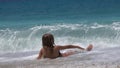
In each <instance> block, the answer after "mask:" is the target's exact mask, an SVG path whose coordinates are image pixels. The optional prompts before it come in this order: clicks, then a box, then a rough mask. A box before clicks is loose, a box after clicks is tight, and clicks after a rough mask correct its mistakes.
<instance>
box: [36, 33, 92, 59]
mask: <svg viewBox="0 0 120 68" xmlns="http://www.w3.org/2000/svg"><path fill="white" fill-rule="evenodd" d="M42 46H43V48H41V50H40V52H39V56H38V57H37V59H41V58H51V59H54V58H57V57H66V56H69V55H72V54H73V52H69V53H60V50H63V49H69V48H79V49H81V50H85V48H82V47H80V46H77V45H65V46H60V45H55V43H54V37H53V35H52V34H44V35H43V36H42ZM92 48H93V46H92V45H91V44H90V45H89V46H88V47H87V48H86V50H87V51H90V50H92Z"/></svg>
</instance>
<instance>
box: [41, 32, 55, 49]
mask: <svg viewBox="0 0 120 68" xmlns="http://www.w3.org/2000/svg"><path fill="white" fill-rule="evenodd" d="M42 45H43V46H47V47H54V46H53V45H54V37H53V35H52V34H49V33H47V34H44V35H43V36H42Z"/></svg>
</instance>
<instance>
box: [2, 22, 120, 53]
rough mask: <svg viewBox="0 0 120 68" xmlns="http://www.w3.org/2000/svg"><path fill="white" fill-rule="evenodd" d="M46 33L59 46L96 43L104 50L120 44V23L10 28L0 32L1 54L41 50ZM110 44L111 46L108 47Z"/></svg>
mask: <svg viewBox="0 0 120 68" xmlns="http://www.w3.org/2000/svg"><path fill="white" fill-rule="evenodd" d="M44 33H52V34H53V35H54V36H55V41H56V43H58V44H78V43H80V44H83V45H87V44H89V43H94V44H95V45H103V47H102V46H101V47H102V48H104V47H109V46H110V45H111V46H113V45H114V46H115V45H116V46H118V44H120V43H119V40H120V22H113V23H112V24H98V23H94V24H51V25H39V26H34V27H31V28H29V29H25V30H13V29H9V28H7V29H5V30H0V45H1V46H0V52H3V51H29V50H39V47H41V37H42V35H43V34H44ZM63 40H64V41H63ZM96 42H98V43H96ZM108 43H109V45H107V44H108Z"/></svg>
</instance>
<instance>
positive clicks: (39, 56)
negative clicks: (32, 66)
mask: <svg viewBox="0 0 120 68" xmlns="http://www.w3.org/2000/svg"><path fill="white" fill-rule="evenodd" d="M42 51H43V49H41V50H40V52H39V55H38V57H37V59H41V58H42V55H43V52H42Z"/></svg>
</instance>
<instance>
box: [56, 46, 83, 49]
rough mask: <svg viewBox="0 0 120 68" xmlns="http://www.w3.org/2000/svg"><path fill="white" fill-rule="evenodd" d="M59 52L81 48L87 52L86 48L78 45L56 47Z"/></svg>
mask: <svg viewBox="0 0 120 68" xmlns="http://www.w3.org/2000/svg"><path fill="white" fill-rule="evenodd" d="M56 47H57V49H58V50H63V49H70V48H79V49H81V50H85V49H84V48H82V47H80V46H78V45H65V46H56Z"/></svg>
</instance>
